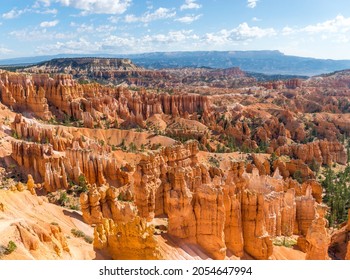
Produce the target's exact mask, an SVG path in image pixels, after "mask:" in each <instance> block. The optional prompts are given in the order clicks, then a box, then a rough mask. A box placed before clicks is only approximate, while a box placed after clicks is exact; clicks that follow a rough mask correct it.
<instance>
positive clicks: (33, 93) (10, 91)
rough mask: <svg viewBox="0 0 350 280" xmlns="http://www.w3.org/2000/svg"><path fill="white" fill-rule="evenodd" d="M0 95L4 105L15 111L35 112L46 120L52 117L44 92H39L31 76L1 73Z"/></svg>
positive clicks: (40, 90)
mask: <svg viewBox="0 0 350 280" xmlns="http://www.w3.org/2000/svg"><path fill="white" fill-rule="evenodd" d="M0 94H1V96H2V98H1V101H2V103H3V104H5V105H7V106H9V107H11V108H13V109H14V110H18V111H22V112H33V113H34V114H35V115H36V116H38V117H40V118H42V119H44V120H49V119H50V118H51V117H52V114H51V112H50V111H49V106H48V104H47V100H46V98H45V92H44V90H43V89H42V88H40V89H39V90H37V89H36V85H35V84H34V83H33V80H32V79H31V77H30V76H26V75H20V74H15V73H10V72H4V73H0Z"/></svg>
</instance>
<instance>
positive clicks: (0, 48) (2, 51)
mask: <svg viewBox="0 0 350 280" xmlns="http://www.w3.org/2000/svg"><path fill="white" fill-rule="evenodd" d="M12 52H13V51H12V50H10V49H8V48H4V47H2V46H0V54H9V53H12Z"/></svg>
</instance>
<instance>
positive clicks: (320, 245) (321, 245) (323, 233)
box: [305, 204, 330, 260]
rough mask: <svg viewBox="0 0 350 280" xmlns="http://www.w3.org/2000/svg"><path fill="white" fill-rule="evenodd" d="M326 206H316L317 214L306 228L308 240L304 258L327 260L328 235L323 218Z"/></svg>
mask: <svg viewBox="0 0 350 280" xmlns="http://www.w3.org/2000/svg"><path fill="white" fill-rule="evenodd" d="M326 210H327V207H326V206H324V205H320V204H319V205H318V206H317V215H316V218H315V220H313V221H312V224H311V226H310V227H309V229H308V232H307V235H306V240H307V242H308V245H307V250H306V257H305V259H306V260H328V259H329V257H328V246H329V243H330V236H329V234H328V232H327V229H326V225H327V220H326V219H325V217H324V216H325V214H326Z"/></svg>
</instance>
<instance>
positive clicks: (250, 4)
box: [247, 0, 259, 9]
mask: <svg viewBox="0 0 350 280" xmlns="http://www.w3.org/2000/svg"><path fill="white" fill-rule="evenodd" d="M258 1H259V0H248V3H247V7H248V8H251V9H254V8H255V7H256V3H257V2H258Z"/></svg>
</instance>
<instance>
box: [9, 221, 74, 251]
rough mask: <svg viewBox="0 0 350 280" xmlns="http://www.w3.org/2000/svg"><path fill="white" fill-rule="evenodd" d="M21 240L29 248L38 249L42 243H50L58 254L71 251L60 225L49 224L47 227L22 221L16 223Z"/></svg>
mask: <svg viewBox="0 0 350 280" xmlns="http://www.w3.org/2000/svg"><path fill="white" fill-rule="evenodd" d="M16 227H17V230H18V231H19V234H20V237H21V242H22V243H23V245H24V247H25V248H26V249H28V250H34V251H35V250H38V249H39V247H40V244H41V243H48V244H50V245H51V246H52V247H53V249H54V251H55V252H56V254H57V255H58V256H62V254H64V253H70V248H69V246H68V242H67V239H66V237H65V236H64V234H63V233H62V229H61V228H60V226H58V225H52V224H50V225H49V224H47V225H46V226H45V227H42V226H39V225H36V224H31V225H26V224H22V223H21V222H19V223H16Z"/></svg>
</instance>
